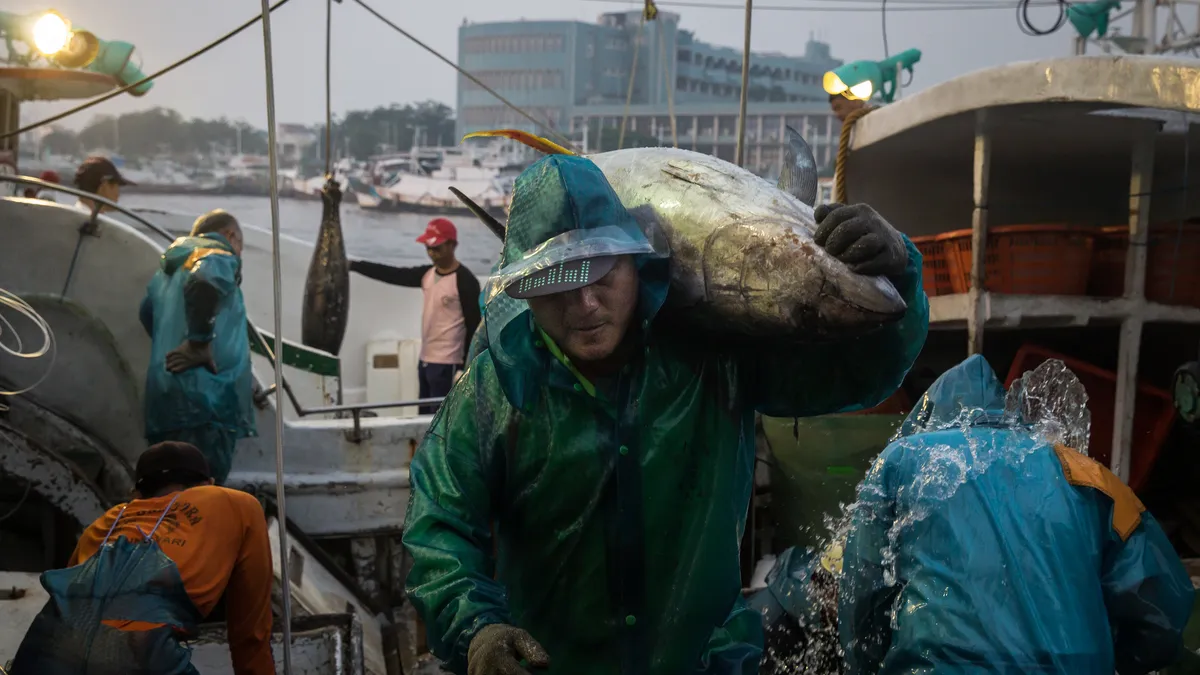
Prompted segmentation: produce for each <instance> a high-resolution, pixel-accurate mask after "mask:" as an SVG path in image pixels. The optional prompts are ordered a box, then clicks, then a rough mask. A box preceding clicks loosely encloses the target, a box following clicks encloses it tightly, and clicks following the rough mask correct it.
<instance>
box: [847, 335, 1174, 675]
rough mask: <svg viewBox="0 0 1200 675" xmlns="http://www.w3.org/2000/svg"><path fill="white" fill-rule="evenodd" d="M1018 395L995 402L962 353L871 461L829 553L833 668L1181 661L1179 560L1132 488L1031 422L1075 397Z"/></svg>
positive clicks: (1008, 668) (1034, 667)
mask: <svg viewBox="0 0 1200 675" xmlns="http://www.w3.org/2000/svg"><path fill="white" fill-rule="evenodd" d="M1035 372H1036V371H1035ZM1027 377H1028V376H1027ZM1075 382H1076V386H1078V384H1077V381H1075ZM1051 389H1053V387H1051ZM1029 391H1031V389H1028V388H1027V389H1025V390H1022V389H1021V388H1019V387H1014V392H1013V394H1010V395H1009V396H1008V405H1007V412H1006V396H1005V392H1004V389H1003V388H1002V387H1001V385H1000V383H999V381H997V379H996V375H995V373H994V372H993V371H992V369H991V367H990V366H988V363H987V361H985V360H984V359H983V357H981V356H972V357H970V358H968V359H967V360H966V361H964V362H963V363H961V364H960V365H958V366H956V367H955V368H953V369H951V370H949V371H947V372H946V373H945V374H944V375H942V377H941V378H940V379H938V380H937V381H936V382H935V383H934V384H933V385H932V386H931V387H930V389H929V391H928V392H926V394H925V395H924V397H923V398H922V399H921V400H920V401H919V403H918V405H917V406H916V409H915V410H913V412H912V413H911V414H910V415H909V417H908V419H907V420H906V421H905V422H904V423H903V425H902V427H901V434H902V437H901V438H900V439H898V440H896V441H894V442H893V443H892V444H890V445H889V446H888V447H887V448H885V449H884V451H883V452H882V453H881V454H880V456H879V458H878V459H877V460H876V462H875V465H874V466H873V467H872V469H871V471H870V472H869V473H868V475H867V478H866V479H865V480H864V482H863V484H862V485H861V486H860V488H859V503H858V505H857V506H856V507H854V508H855V511H854V516H853V517H852V521H851V522H852V526H851V529H850V532H849V535H848V537H847V540H846V546H845V550H844V555H843V559H842V566H843V577H842V579H841V583H840V586H839V597H838V623H839V631H840V634H841V641H842V645H843V648H844V650H845V655H846V665H847V671H846V672H848V673H852V674H855V675H857V674H860V673H881V674H884V675H890V674H893V673H918V672H919V673H939V674H942V673H945V674H947V675H955V674H957V673H985V672H986V673H1044V674H1050V673H1058V674H1062V675H1080V674H1082V673H1088V674H1092V673H1095V674H1097V675H1098V674H1099V673H1112V672H1114V670H1115V672H1117V673H1119V674H1120V675H1131V674H1144V673H1148V672H1150V671H1153V670H1156V669H1159V668H1162V667H1165V666H1167V665H1169V664H1170V663H1172V662H1173V661H1174V660H1175V659H1176V658H1177V657H1178V656H1179V655H1180V652H1181V649H1182V634H1183V629H1184V626H1185V624H1186V623H1187V620H1188V616H1189V614H1190V613H1191V608H1192V600H1193V595H1194V592H1193V589H1192V583H1191V581H1190V580H1189V578H1188V575H1187V573H1186V572H1185V570H1184V567H1183V565H1182V563H1181V562H1180V560H1179V557H1178V555H1176V553H1175V551H1174V549H1173V548H1172V547H1171V543H1170V542H1169V541H1168V540H1167V537H1166V536H1165V535H1164V534H1163V531H1162V528H1160V527H1159V525H1158V522H1157V521H1156V520H1155V519H1154V517H1153V516H1152V515H1150V513H1149V512H1147V511H1145V509H1144V507H1143V506H1142V504H1141V502H1139V501H1138V498H1137V497H1136V496H1135V495H1134V494H1133V491H1132V490H1130V489H1129V488H1128V487H1126V486H1125V484H1124V483H1122V482H1121V481H1120V480H1119V479H1118V478H1117V477H1116V476H1114V475H1113V474H1112V473H1111V472H1109V470H1108V469H1106V468H1105V467H1103V466H1102V465H1100V464H1099V463H1097V462H1095V461H1094V460H1091V459H1089V458H1088V457H1086V456H1085V455H1084V454H1082V453H1080V452H1078V451H1076V450H1075V449H1073V448H1071V447H1068V446H1067V445H1065V444H1062V443H1055V442H1053V441H1052V440H1050V439H1051V438H1056V436H1050V435H1047V434H1044V433H1043V432H1042V431H1041V430H1042V429H1049V427H1045V426H1044V425H1043V424H1044V423H1042V422H1038V424H1033V422H1035V421H1037V420H1039V419H1047V418H1046V416H1044V415H1037V414H1033V415H1031V414H1030V410H1031V409H1032V408H1035V407H1037V406H1039V405H1042V406H1044V405H1045V404H1047V403H1048V404H1049V405H1050V406H1060V407H1064V408H1065V407H1069V406H1071V405H1072V404H1074V405H1077V406H1079V407H1082V405H1083V404H1082V401H1083V400H1084V399H1083V398H1082V397H1081V396H1077V395H1076V396H1072V395H1070V394H1069V393H1067V392H1068V389H1067V388H1061V389H1059V390H1058V391H1057V392H1054V393H1052V394H1050V395H1027V394H1028V392H1029ZM1043 394H1044V392H1043ZM1072 399H1073V400H1072ZM1060 417H1061V415H1060ZM1071 427H1072V424H1070V423H1069V421H1068V423H1066V424H1060V425H1059V426H1058V427H1057V428H1058V429H1060V430H1069V429H1070V428H1071ZM1081 428H1082V427H1081ZM1083 429H1084V430H1083V431H1082V432H1080V431H1079V430H1078V429H1076V432H1075V435H1076V439H1075V441H1074V442H1072V444H1075V445H1077V444H1079V442H1085V441H1086V433H1087V431H1086V428H1083ZM1059 438H1060V437H1059ZM1064 440H1065V441H1067V442H1071V439H1070V438H1067V439H1064Z"/></svg>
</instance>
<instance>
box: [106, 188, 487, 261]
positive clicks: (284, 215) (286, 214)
mask: <svg viewBox="0 0 1200 675" xmlns="http://www.w3.org/2000/svg"><path fill="white" fill-rule="evenodd" d="M121 205H122V206H126V207H130V208H147V209H161V210H163V211H170V212H175V213H184V214H189V215H192V216H199V215H200V214H202V213H204V212H206V211H209V210H212V209H225V210H226V211H228V212H229V213H231V214H233V216H234V217H236V218H237V219H238V221H239V222H241V224H242V225H243V226H244V227H252V228H256V229H260V230H263V231H265V232H270V230H271V201H270V200H269V199H268V198H266V197H241V196H225V195H161V194H131V195H125V196H123V197H122V198H121ZM341 217H342V231H343V232H344V233H345V236H346V253H347V255H349V256H350V257H351V258H352V259H354V258H357V259H363V260H372V261H375V262H382V263H387V264H389V265H398V266H409V265H428V264H429V258H428V257H427V256H426V255H425V247H424V246H423V245H421V244H418V243H417V242H416V238H417V237H418V236H420V234H421V233H422V232H424V231H425V225H426V223H428V222H429V220H430V219H431V218H432V216H428V215H423V214H410V213H379V212H373V211H366V210H363V209H361V208H359V206H358V204H357V203H356V202H355V201H354V197H353V196H352V195H346V196H345V197H344V198H343V201H342V211H341ZM448 218H449V220H450V221H451V222H453V223H454V225H455V226H456V227H457V228H458V240H459V243H458V259H459V261H460V262H461V263H462V264H464V265H466V267H467V269H469V270H471V271H472V272H474V273H475V275H476V276H479V277H480V278H484V277H486V276H487V274H488V270H490V269H491V266H492V264H493V263H495V261H496V258H497V257H498V256H499V254H500V240H498V239H497V238H496V236H495V235H493V234H492V233H491V232H490V231H488V230H487V228H485V227H484V226H483V225H482V224H481V223H480V222H479V221H478V220H476V219H475V218H464V217H462V216H453V217H448ZM152 220H153V219H152ZM320 225H321V202H320V201H306V200H298V199H280V200H279V227H280V233H281V234H282V235H283V236H286V237H291V238H293V239H296V240H299V241H302V242H304V243H305V244H308V245H310V246H311V245H312V244H313V242H315V241H316V237H317V229H318V228H319V227H320Z"/></svg>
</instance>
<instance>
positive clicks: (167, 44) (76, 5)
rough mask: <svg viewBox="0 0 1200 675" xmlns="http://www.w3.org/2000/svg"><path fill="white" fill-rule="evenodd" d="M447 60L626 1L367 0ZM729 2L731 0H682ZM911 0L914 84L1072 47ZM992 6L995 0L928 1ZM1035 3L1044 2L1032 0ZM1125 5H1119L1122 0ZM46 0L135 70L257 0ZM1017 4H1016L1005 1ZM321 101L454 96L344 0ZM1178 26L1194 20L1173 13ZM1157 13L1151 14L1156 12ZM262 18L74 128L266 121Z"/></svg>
mask: <svg viewBox="0 0 1200 675" xmlns="http://www.w3.org/2000/svg"><path fill="white" fill-rule="evenodd" d="M367 1H368V3H369V4H371V5H372V6H373V7H375V8H376V9H377V10H378V11H380V12H381V13H383V14H385V15H386V16H388V17H389V18H390V19H392V20H393V21H395V22H396V23H399V24H400V25H402V26H403V27H405V29H407V30H408V31H410V32H411V33H413V34H415V35H416V36H418V37H419V38H421V39H422V40H424V41H426V42H427V44H429V45H430V46H432V47H433V48H435V49H437V50H439V51H441V52H442V53H443V54H445V55H446V56H447V57H448V58H450V59H452V60H453V59H455V58H456V54H457V36H458V27H459V25H460V24H462V22H463V20H464V19H468V20H470V21H472V22H487V21H498V20H518V19H522V18H525V19H531V20H532V19H577V20H582V21H594V20H595V19H596V17H597V16H598V15H599V14H600V13H602V12H605V11H616V10H621V9H625V8H632V7H636V6H638V5H637V4H635V3H632V2H621V1H618V2H602V1H596V0H508V1H507V2H496V1H495V0H434V1H432V2H430V1H428V0H425V1H419V2H418V1H412V0H367ZM694 1H696V2H702V3H710V4H715V3H723V4H726V5H730V4H737V3H738V2H739V1H740V0H694ZM914 1H915V0H889V9H888V15H887V32H888V46H889V48H890V50H891V51H892V53H895V52H897V51H899V50H902V49H907V48H909V47H917V48H919V49H921V51H922V52H923V57H922V61H921V63H920V64H918V66H917V70H916V76H915V79H914V81H913V84H912V87H913V90H916V89H919V88H924V87H928V86H931V85H933V84H936V83H938V82H942V81H945V80H947V79H950V78H952V77H955V76H957V75H961V74H964V73H967V72H970V71H972V70H976V69H979V68H984V67H988V66H993V65H998V64H1002V63H1006V62H1010V61H1019V60H1028V59H1038V58H1046V57H1054V56H1065V55H1067V54H1069V53H1070V52H1071V49H1072V42H1071V39H1072V33H1071V29H1070V26H1069V25H1068V26H1067V27H1065V28H1064V29H1062V30H1060V31H1059V32H1057V33H1055V34H1053V35H1050V36H1047V37H1029V36H1026V35H1025V34H1023V33H1022V32H1021V31H1020V29H1019V27H1018V25H1017V22H1016V16H1015V14H1016V13H1015V11H1014V9H1013V8H1003V9H971V10H962V9H949V8H938V9H937V10H936V11H905V7H906V6H907V7H911V6H912V3H913V2H914ZM927 1H929V2H942V3H945V2H952V3H954V5H955V6H957V7H961V6H963V5H967V4H978V3H981V2H982V3H985V4H989V5H995V4H997V0H927ZM1040 1H1043V2H1044V1H1045V0H1040ZM756 4H757V5H759V6H760V7H762V9H760V10H757V11H756V12H755V20H754V26H753V48H754V49H755V50H762V51H778V52H784V53H791V54H800V53H802V52H803V49H804V42H805V41H806V40H807V39H808V37H809V35H810V34H811V35H815V36H816V37H818V38H820V39H824V40H826V41H828V42H830V43H831V44H832V45H833V53H834V55H835V56H837V57H838V58H842V59H845V60H854V59H864V58H869V59H878V58H882V56H883V39H882V29H881V25H880V24H881V21H880V13H879V11H878V6H877V4H876V3H874V2H873V0H757V2H756ZM1127 4H1128V3H1127ZM51 6H52V7H54V8H55V9H58V10H59V11H61V12H63V13H64V14H65V15H66V16H67V17H68V18H69V19H71V20H72V22H74V24H75V25H76V26H78V27H81V28H86V29H88V30H91V31H92V32H94V33H96V34H97V35H98V36H100V37H101V38H104V39H112V40H125V41H128V42H132V43H133V44H134V45H136V46H137V53H140V54H141V58H142V61H143V70H144V71H146V72H147V73H149V72H153V71H154V70H156V69H158V68H161V67H163V66H165V65H168V64H170V63H171V62H172V61H174V60H176V59H179V58H181V57H183V56H185V55H186V54H188V53H190V52H191V51H193V50H195V49H197V48H199V47H201V46H202V45H204V44H206V43H207V42H209V41H211V40H213V39H215V38H216V37H218V36H220V35H221V34H223V33H225V32H226V31H229V30H231V29H232V28H234V27H235V26H236V25H238V24H240V23H241V22H243V21H245V20H247V19H249V18H251V17H252V16H253V15H255V14H256V13H257V12H259V11H260V5H259V1H258V0H192V1H191V2H186V1H184V0H168V1H163V0H103V1H100V0H53V2H50V0H5V9H6V10H8V11H14V12H25V11H34V10H37V9H46V8H48V7H51ZM779 6H788V7H811V8H817V10H816V11H772V10H770V9H769V8H770V7H779ZM1013 6H1014V7H1015V4H1014V5H1013ZM829 7H836V8H847V9H850V8H856V9H857V8H868V9H869V10H870V11H820V8H829ZM660 8H661V9H662V10H663V11H672V12H678V13H679V14H681V16H682V21H681V25H682V27H683V28H685V29H690V30H692V31H694V32H695V33H696V35H697V37H698V38H700V39H702V40H705V41H709V42H713V43H716V44H722V45H729V46H734V47H739V48H740V46H741V44H742V10H741V9H738V8H737V7H727V8H697V7H672V6H670V5H669V3H668V2H666V1H665V0H664V2H663V3H662V4H661V5H660ZM333 10H334V15H333V40H334V53H333V74H334V85H333V98H334V103H333V108H334V112H335V113H344V112H345V111H347V110H353V109H361V108H370V107H374V106H378V105H387V104H391V103H408V102H411V101H419V100H425V99H436V100H439V101H442V102H445V103H447V104H449V105H451V106H453V105H454V87H455V78H454V73H453V71H452V69H451V68H450V67H449V66H447V65H445V64H444V63H441V62H440V61H438V60H437V59H435V58H434V57H433V56H431V55H429V54H428V53H426V52H425V51H423V50H422V49H421V48H419V47H417V46H416V45H414V44H412V43H411V42H409V41H408V40H407V39H406V38H404V37H403V36H401V35H399V34H398V33H395V32H393V31H392V30H391V29H390V28H388V27H387V26H386V25H384V24H382V23H380V22H379V21H378V20H377V19H375V18H374V17H373V16H371V15H370V14H368V13H367V12H366V11H365V10H364V9H363V8H362V7H360V6H359V5H357V4H355V3H354V2H353V1H352V0H346V1H345V2H344V3H343V4H334V6H333ZM325 11H326V3H325V0H291V1H290V2H289V3H288V4H287V5H285V6H284V7H282V8H280V9H279V10H277V11H276V12H274V13H273V14H272V21H271V27H272V36H273V42H274V58H275V83H276V84H275V87H276V105H277V111H278V113H277V114H278V120H279V121H280V122H300V123H316V122H318V121H320V120H322V119H323V116H324V79H323V74H322V73H323V69H324V40H325ZM1056 12H1057V10H1055V9H1053V8H1049V7H1038V8H1035V9H1033V10H1031V13H1032V16H1033V19H1034V20H1035V22H1040V23H1041V24H1042V25H1045V24H1049V23H1052V22H1053V20H1054V18H1055V15H1056ZM1185 20H1186V21H1188V23H1189V25H1191V23H1192V22H1193V19H1190V18H1189V19H1185ZM1160 21H1161V20H1160ZM263 75H264V70H263V49H262V30H261V27H259V26H255V27H252V28H250V29H248V30H246V31H245V32H243V33H242V34H241V35H239V36H238V37H236V38H234V39H233V40H231V41H230V42H228V43H226V44H225V45H223V46H221V47H218V48H217V49H216V50H214V51H212V52H210V53H208V54H206V55H205V56H202V57H200V58H199V59H197V60H196V61H193V62H192V63H190V64H188V65H186V66H184V67H182V68H180V69H178V70H176V71H174V72H172V73H171V74H169V75H167V76H166V77H164V78H163V79H161V80H159V81H157V82H156V83H155V86H154V88H153V89H152V90H151V91H150V93H149V94H147V95H146V96H145V97H143V98H133V97H130V96H127V95H126V96H121V97H118V98H116V99H114V100H112V101H109V102H107V103H104V104H102V105H100V106H97V107H96V108H94V109H92V111H88V112H86V113H83V114H82V115H80V116H77V117H76V118H73V119H72V120H71V122H69V123H68V125H69V126H73V127H78V126H81V125H82V124H83V123H85V122H87V121H88V120H90V119H91V117H92V115H94V114H97V113H101V114H103V113H109V114H111V113H120V112H126V111H131V110H139V109H144V108H148V107H152V106H166V107H171V108H175V109H177V110H179V111H180V112H182V113H183V114H184V115H185V116H189V117H220V116H226V117H229V118H231V119H239V118H241V119H244V120H246V121H247V122H250V123H251V124H255V125H260V126H261V125H263V124H264V123H265V121H266V109H265V99H266V97H265V85H264V83H263ZM68 105H70V104H68V103H64V102H56V103H29V104H26V105H25V106H24V107H23V109H22V122H23V123H26V124H27V123H29V122H32V121H35V120H37V119H41V118H43V117H45V116H46V115H48V114H50V113H52V112H58V111H60V110H63V109H65V108H66V107H68Z"/></svg>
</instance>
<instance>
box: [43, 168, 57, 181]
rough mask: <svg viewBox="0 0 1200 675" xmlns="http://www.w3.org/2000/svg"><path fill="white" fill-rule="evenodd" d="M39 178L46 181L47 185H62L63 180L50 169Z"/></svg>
mask: <svg viewBox="0 0 1200 675" xmlns="http://www.w3.org/2000/svg"><path fill="white" fill-rule="evenodd" d="M39 178H41V179H42V180H44V181H46V182H47V183H62V180H60V179H59V177H58V172H57V171H52V170H49V169H47V170H46V171H43V172H42V175H41V176H39Z"/></svg>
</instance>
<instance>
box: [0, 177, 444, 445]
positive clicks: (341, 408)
mask: <svg viewBox="0 0 1200 675" xmlns="http://www.w3.org/2000/svg"><path fill="white" fill-rule="evenodd" d="M0 183H13V184H17V185H28V186H32V187H38V188H42V189H47V190H55V191H58V192H62V193H65V194H69V195H72V196H75V197H80V198H83V199H87V200H90V201H91V202H92V203H93V206H92V213H91V216H90V217H89V219H88V220H87V221H85V222H84V223H83V226H82V227H81V228H80V231H81V232H80V233H81V235H82V234H84V233H86V232H90V231H94V228H95V227H96V225H97V223H96V216H97V215H98V214H99V211H100V206H107V207H108V208H110V209H112V210H114V211H119V212H120V213H123V214H125V215H126V216H129V217H130V218H132V219H133V220H135V221H137V223H138V224H139V225H142V226H144V227H145V228H146V229H148V230H150V231H151V232H153V233H155V234H157V235H159V236H160V237H162V239H163V240H164V241H166V242H167V243H168V244H169V243H171V242H173V241H175V240H176V239H178V237H176V236H175V235H173V234H171V233H170V232H168V231H167V230H165V229H163V228H162V227H160V226H158V225H155V224H154V223H152V222H150V221H149V220H146V219H145V218H143V217H141V216H139V215H138V214H137V213H135V212H133V211H132V210H130V209H128V208H125V207H123V206H121V205H120V204H118V203H116V202H113V201H110V200H108V199H105V198H104V197H101V196H99V195H96V194H93V193H91V192H87V191H85V190H80V189H78V188H74V187H70V186H67V185H59V184H58V183H50V182H47V181H44V180H41V179H38V178H33V177H31V176H17V175H3V174H0ZM60 206H61V205H60ZM246 328H247V331H248V333H249V336H250V339H251V340H257V341H258V342H259V345H260V346H261V347H262V348H263V351H264V352H265V353H266V358H267V360H268V361H269V362H270V363H271V367H272V368H274V367H275V360H276V358H277V356H276V352H275V348H274V347H272V344H271V343H272V341H268V340H267V339H266V338H264V337H263V336H262V334H261V333H260V332H259V330H258V327H256V326H255V325H254V324H253V323H251V322H250V321H247V322H246ZM273 337H274V340H273V342H274V343H275V345H277V346H278V345H282V344H283V338H281V337H280V336H273ZM275 390H276V387H275V385H271V386H270V387H268V388H267V389H264V390H262V391H260V392H258V393H257V394H256V396H255V399H256V402H258V401H265V400H266V397H268V396H270V395H272V394H274V393H275ZM283 390H284V393H285V394H286V396H287V398H288V401H289V402H290V403H291V405H292V409H293V410H295V411H296V415H298V416H299V417H308V416H311V415H335V416H338V417H341V416H345V415H349V416H350V417H352V418H353V421H354V429H353V432H352V434H351V440H353V441H354V442H359V441H361V440H362V438H363V435H362V413H364V412H368V411H374V410H383V409H386V408H411V407H413V406H426V405H435V404H440V403H442V401H444V400H445V397H439V398H422V399H416V400H412V401H388V402H383V403H353V404H338V405H332V406H319V407H315V408H306V407H304V405H303V404H302V403H300V400H299V399H298V398H296V394H295V392H294V391H293V390H292V387H291V385H290V384H289V383H288V381H287V378H286V377H284V378H283Z"/></svg>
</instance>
